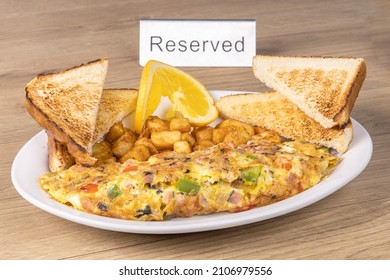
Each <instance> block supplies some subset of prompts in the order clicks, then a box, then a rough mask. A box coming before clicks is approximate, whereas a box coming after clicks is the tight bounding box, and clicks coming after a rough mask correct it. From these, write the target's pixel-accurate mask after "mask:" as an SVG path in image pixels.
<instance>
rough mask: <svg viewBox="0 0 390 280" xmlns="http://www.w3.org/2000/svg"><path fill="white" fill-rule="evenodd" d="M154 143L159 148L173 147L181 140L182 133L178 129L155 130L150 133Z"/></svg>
mask: <svg viewBox="0 0 390 280" xmlns="http://www.w3.org/2000/svg"><path fill="white" fill-rule="evenodd" d="M150 140H152V144H153V145H154V146H155V147H156V148H157V150H159V151H161V150H167V149H170V150H172V149H173V144H174V143H175V142H177V141H180V140H181V133H180V131H177V130H172V131H170V130H167V131H153V132H152V133H151V135H150Z"/></svg>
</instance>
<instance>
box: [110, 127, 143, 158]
mask: <svg viewBox="0 0 390 280" xmlns="http://www.w3.org/2000/svg"><path fill="white" fill-rule="evenodd" d="M136 140H137V136H136V135H135V133H134V132H133V131H131V130H129V129H126V130H125V132H124V133H123V135H122V136H121V137H119V138H118V139H117V140H116V141H115V142H114V143H113V145H112V152H113V154H114V155H115V156H116V157H117V158H121V157H123V155H124V154H126V153H127V152H128V151H129V150H130V149H131V148H132V147H133V146H134V143H135V141H136Z"/></svg>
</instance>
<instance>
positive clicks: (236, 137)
mask: <svg viewBox="0 0 390 280" xmlns="http://www.w3.org/2000/svg"><path fill="white" fill-rule="evenodd" d="M248 140H249V137H248V135H245V133H243V132H242V131H240V130H233V131H230V132H228V133H227V134H226V136H225V138H224V139H223V142H230V143H233V145H234V147H237V146H238V145H241V144H245V143H246V142H247V141H248Z"/></svg>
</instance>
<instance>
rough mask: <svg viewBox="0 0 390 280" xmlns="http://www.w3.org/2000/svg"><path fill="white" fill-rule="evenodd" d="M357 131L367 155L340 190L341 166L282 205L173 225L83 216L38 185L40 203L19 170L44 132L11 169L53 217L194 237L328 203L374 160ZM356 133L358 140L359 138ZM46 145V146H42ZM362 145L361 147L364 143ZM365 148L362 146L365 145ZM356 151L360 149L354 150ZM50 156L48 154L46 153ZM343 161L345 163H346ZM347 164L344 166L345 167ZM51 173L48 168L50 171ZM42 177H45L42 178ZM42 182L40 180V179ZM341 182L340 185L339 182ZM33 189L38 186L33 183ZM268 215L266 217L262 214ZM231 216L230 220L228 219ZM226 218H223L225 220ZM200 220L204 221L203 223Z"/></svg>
mask: <svg viewBox="0 0 390 280" xmlns="http://www.w3.org/2000/svg"><path fill="white" fill-rule="evenodd" d="M210 92H211V93H212V94H213V95H217V96H218V95H222V94H232V93H234V94H238V93H246V92H244V91H222V90H218V91H217V90H214V91H210ZM351 120H352V125H353V130H354V131H358V132H359V136H360V138H363V139H356V138H355V137H353V139H352V142H351V144H350V145H353V144H355V145H359V143H358V144H356V141H361V140H364V141H365V142H363V144H364V145H365V146H364V152H365V153H363V155H364V156H363V157H359V159H360V160H361V161H360V164H359V165H358V166H357V167H358V168H357V169H355V170H353V172H352V173H348V174H347V175H346V176H342V178H341V179H340V178H338V180H337V178H334V179H333V180H335V181H336V183H337V186H331V187H330V188H326V187H323V186H324V185H326V184H327V180H329V178H331V177H332V175H333V174H334V173H335V172H337V171H338V170H339V171H340V172H341V170H340V168H339V167H340V166H338V167H336V169H335V170H334V171H333V173H332V174H331V175H330V176H329V177H328V178H326V179H325V180H324V181H322V182H320V183H318V184H316V185H315V186H313V187H311V188H310V189H308V190H306V191H304V192H302V193H299V194H297V195H295V196H293V197H290V198H287V199H284V200H282V201H279V202H276V203H273V204H270V205H266V206H261V207H255V208H253V209H251V210H247V211H243V212H238V213H228V212H221V213H213V214H209V215H204V216H193V217H189V218H175V219H173V220H170V221H132V220H121V219H117V218H110V217H103V216H99V215H95V214H90V213H86V212H82V211H80V210H76V209H74V208H72V207H69V206H66V205H64V204H62V203H60V202H58V201H55V200H54V199H52V198H50V197H49V195H48V194H47V193H46V192H45V191H44V190H42V189H41V188H40V187H39V185H38V188H39V190H38V192H39V193H40V194H41V195H43V197H44V199H43V200H42V199H38V198H37V197H36V196H34V195H31V194H30V193H29V192H28V188H30V187H31V186H24V185H23V184H21V182H20V179H21V178H20V175H19V174H18V169H19V167H20V165H21V162H22V159H23V158H22V157H23V156H24V154H25V153H28V152H29V151H28V150H29V148H30V146H31V145H33V143H35V142H36V141H38V140H40V138H42V137H44V135H45V134H46V133H45V131H44V130H42V131H40V132H39V133H37V134H35V135H34V136H33V137H32V138H30V139H29V140H28V141H27V142H26V143H25V144H24V145H23V147H22V148H21V149H20V150H19V151H18V153H17V154H16V156H15V158H14V161H13V163H12V168H11V179H12V183H13V186H14V188H15V189H16V191H17V192H18V193H19V194H20V195H21V196H22V197H23V198H24V199H25V200H27V201H28V202H30V203H31V204H33V205H34V206H36V207H38V208H40V209H42V210H44V211H46V212H48V213H50V214H53V215H55V216H57V217H61V218H63V219H66V220H69V221H72V222H75V223H79V224H83V225H86V226H90V227H94V228H100V229H105V230H111V231H118V232H127V233H139V234H178V233H190V232H201V231H210V230H218V229H224V228H230V227H236V226H242V225H246V224H251V223H255V222H260V221H264V220H268V219H271V218H275V217H279V216H283V215H285V214H288V213H292V212H294V211H297V210H299V209H302V208H304V207H307V206H309V205H311V204H314V203H316V202H317V201H319V200H322V199H324V198H325V197H327V196H329V195H330V194H332V193H334V192H336V191H338V190H339V189H340V188H342V187H344V186H345V185H347V184H348V183H349V182H351V181H352V180H353V179H355V178H356V177H357V176H358V175H359V174H361V173H362V172H363V170H364V169H365V168H366V167H367V165H368V163H369V162H370V159H371V157H372V152H373V143H372V139H371V137H370V134H369V133H368V132H367V130H366V129H365V128H364V127H363V126H362V125H361V124H360V123H358V122H357V121H356V120H354V119H353V118H351ZM355 134H356V133H355V132H354V136H355ZM41 144H43V143H41ZM360 144H361V143H360ZM361 145H362V144H361ZM352 148H353V149H354V150H355V149H357V148H356V147H352ZM349 152H350V150H348V151H347V152H346V153H345V154H343V155H341V157H343V158H344V160H345V159H348V153H349ZM46 156H47V153H46ZM344 160H343V161H344ZM343 161H342V163H341V164H343ZM46 169H47V171H46V172H48V168H47V167H46ZM41 175H42V174H41ZM36 180H38V178H36ZM338 181H339V182H338ZM36 184H37V182H36ZM31 185H34V183H32V184H31ZM262 212H264V213H262ZM225 216H227V218H226V217H225ZM221 217H222V218H221ZM199 220H200V221H199Z"/></svg>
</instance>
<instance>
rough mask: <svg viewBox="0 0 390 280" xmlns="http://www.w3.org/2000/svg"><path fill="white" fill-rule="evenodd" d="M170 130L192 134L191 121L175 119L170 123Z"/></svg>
mask: <svg viewBox="0 0 390 280" xmlns="http://www.w3.org/2000/svg"><path fill="white" fill-rule="evenodd" d="M169 129H170V130H177V131H180V132H190V131H191V124H190V121H189V120H188V119H186V118H173V119H171V121H170V122H169Z"/></svg>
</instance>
